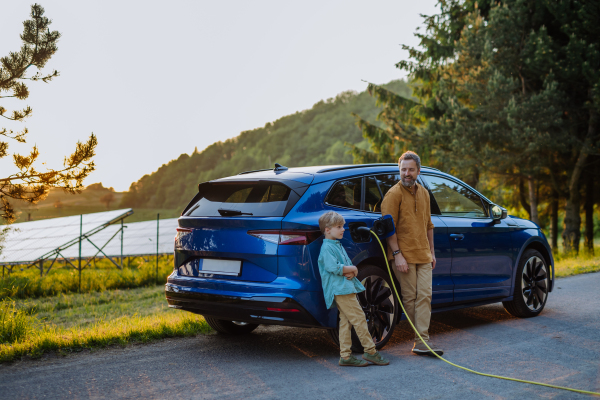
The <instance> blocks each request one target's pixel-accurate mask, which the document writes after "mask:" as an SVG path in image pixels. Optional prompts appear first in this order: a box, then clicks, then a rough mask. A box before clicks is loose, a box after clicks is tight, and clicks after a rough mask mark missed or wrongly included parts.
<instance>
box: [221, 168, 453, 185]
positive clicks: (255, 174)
mask: <svg viewBox="0 0 600 400" xmlns="http://www.w3.org/2000/svg"><path fill="white" fill-rule="evenodd" d="M431 171H438V170H436V169H435V168H430V167H425V166H423V167H422V168H421V172H431ZM396 172H398V164H346V165H315V166H310V167H295V168H287V169H285V167H282V168H279V169H263V170H257V171H246V172H242V173H240V174H238V175H234V176H228V177H226V178H221V179H217V181H222V180H255V179H276V180H293V181H298V182H303V183H307V184H308V183H320V182H326V181H330V180H334V179H340V178H345V177H351V176H355V175H364V174H370V173H373V174H375V173H396ZM438 172H439V171H438ZM444 175H445V174H444Z"/></svg>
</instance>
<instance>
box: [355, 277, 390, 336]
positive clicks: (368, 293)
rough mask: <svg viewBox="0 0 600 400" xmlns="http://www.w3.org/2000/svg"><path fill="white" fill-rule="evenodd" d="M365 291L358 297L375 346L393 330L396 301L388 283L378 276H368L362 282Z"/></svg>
mask: <svg viewBox="0 0 600 400" xmlns="http://www.w3.org/2000/svg"><path fill="white" fill-rule="evenodd" d="M361 283H362V284H363V286H364V287H365V291H364V292H361V293H359V294H358V295H357V297H358V302H359V303H360V306H361V307H362V309H363V311H364V313H365V317H366V318H367V326H368V327H369V333H370V334H371V337H372V338H373V341H374V342H375V344H377V343H379V342H381V341H382V340H384V339H385V338H386V337H387V336H388V335H389V333H390V331H391V329H392V324H393V321H394V311H395V309H396V300H395V299H394V295H393V294H392V291H391V290H390V287H389V286H388V284H387V282H386V281H384V280H383V278H381V277H378V276H367V277H366V278H365V279H363V281H362V282H361Z"/></svg>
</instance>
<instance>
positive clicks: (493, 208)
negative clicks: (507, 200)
mask: <svg viewBox="0 0 600 400" xmlns="http://www.w3.org/2000/svg"><path fill="white" fill-rule="evenodd" d="M507 216H508V213H507V212H506V209H505V208H502V207H500V206H498V205H496V204H492V205H490V217H492V219H493V220H494V221H499V220H501V219H504V218H506V217H507Z"/></svg>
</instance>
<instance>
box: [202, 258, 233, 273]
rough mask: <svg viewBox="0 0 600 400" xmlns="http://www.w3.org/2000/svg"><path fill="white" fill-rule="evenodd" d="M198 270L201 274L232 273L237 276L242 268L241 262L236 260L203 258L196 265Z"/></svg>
mask: <svg viewBox="0 0 600 400" xmlns="http://www.w3.org/2000/svg"><path fill="white" fill-rule="evenodd" d="M198 267H199V271H198V272H201V273H203V274H215V275H233V276H239V275H240V271H241V270H242V262H241V261H236V260H213V259H210V258H203V259H201V260H200V265H198Z"/></svg>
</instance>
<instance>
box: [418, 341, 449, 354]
mask: <svg viewBox="0 0 600 400" xmlns="http://www.w3.org/2000/svg"><path fill="white" fill-rule="evenodd" d="M427 344H428V345H429V347H431V350H433V351H431V350H429V349H428V348H427V346H425V343H423V342H421V341H420V340H419V341H416V342H415V346H414V347H413V349H412V352H413V353H415V354H418V355H420V356H431V357H435V354H437V355H438V356H441V355H442V354H444V351H443V350H442V349H440V348H439V347H437V346H436V345H434V344H433V343H431V342H427ZM434 352H435V354H434Z"/></svg>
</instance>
